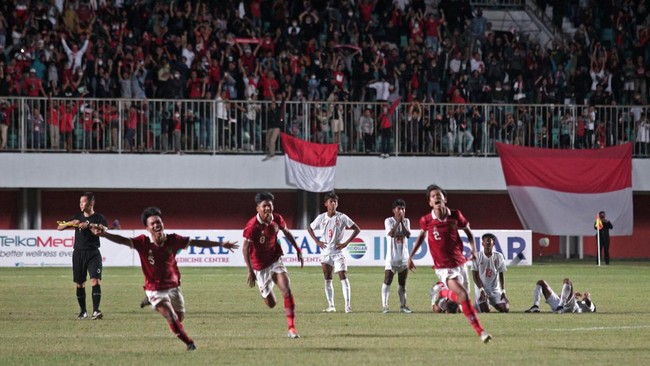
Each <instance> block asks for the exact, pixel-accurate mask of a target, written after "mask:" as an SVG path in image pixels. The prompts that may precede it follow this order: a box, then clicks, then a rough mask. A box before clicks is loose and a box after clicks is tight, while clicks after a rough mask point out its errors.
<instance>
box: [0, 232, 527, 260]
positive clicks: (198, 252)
mask: <svg viewBox="0 0 650 366" xmlns="http://www.w3.org/2000/svg"><path fill="white" fill-rule="evenodd" d="M166 231H167V232H169V233H171V232H175V233H177V234H180V235H185V236H189V237H191V238H193V239H208V240H215V241H225V240H231V241H237V242H238V244H239V245H240V248H239V249H237V250H235V251H234V252H230V251H228V250H226V249H223V248H220V247H216V248H198V247H192V246H190V247H189V248H187V249H186V250H183V251H181V252H180V253H178V254H177V256H176V260H177V262H178V265H179V266H192V267H201V266H204V267H243V266H245V264H244V257H243V255H242V251H241V246H242V244H243V238H242V237H241V234H242V230H172V229H168V230H166ZM111 232H112V233H115V234H118V235H122V236H125V237H134V236H136V235H140V234H144V233H145V231H143V230H137V231H132V230H119V231H111ZM292 232H293V234H294V235H295V239H296V242H297V243H298V246H299V247H300V249H301V250H302V253H303V257H304V259H305V265H306V266H319V265H320V248H318V246H317V245H316V244H315V243H314V241H313V240H311V238H310V237H309V234H308V233H307V231H306V230H293V231H292ZM473 232H474V235H475V240H476V241H477V246H478V247H479V249H480V241H481V235H483V234H484V233H487V232H490V233H493V234H494V235H495V236H496V237H497V242H496V246H495V249H496V250H497V251H499V252H501V253H503V254H504V256H505V258H506V263H507V264H517V265H531V264H532V233H531V232H530V231H529V230H473ZM416 233H417V231H415V230H414V235H417V234H416ZM460 234H461V237H462V238H463V240H464V241H465V254H466V255H469V242H468V240H467V238H466V237H465V234H464V233H463V232H462V231H461V232H460ZM348 235H349V233H348ZM280 243H281V245H282V250H283V251H284V253H285V255H284V257H283V260H284V263H285V264H286V265H288V266H297V265H298V261H297V259H296V255H295V250H294V249H293V248H292V247H291V245H290V244H289V242H288V240H287V239H286V238H285V237H284V236H282V235H280ZM414 244H415V236H413V237H411V238H410V239H409V241H408V245H409V248H413V245H414ZM73 245H74V231H72V230H66V231H56V230H0V267H23V266H72V249H73ZM386 247H387V239H386V236H385V235H384V231H383V230H362V231H361V233H360V234H359V236H358V237H357V238H356V239H355V240H354V241H353V242H352V243H350V245H349V246H348V248H347V249H346V250H345V253H346V255H347V257H348V264H349V265H351V266H355V265H356V266H383V265H384V259H385V257H386ZM100 250H101V253H102V257H103V260H104V266H107V267H110V266H139V265H140V259H139V257H138V253H137V252H136V251H134V250H132V249H131V248H129V247H126V246H124V245H120V244H115V243H112V242H110V241H109V240H106V239H103V238H102V239H101V248H100ZM428 251H429V248H428V246H427V244H426V242H425V243H424V244H423V245H422V247H421V248H420V250H418V252H417V253H415V256H414V260H415V263H416V264H417V265H418V266H423V265H425V266H426V265H428V266H431V265H432V261H431V256H430V255H429V253H428ZM513 259H514V262H513ZM511 262H513V263H511Z"/></svg>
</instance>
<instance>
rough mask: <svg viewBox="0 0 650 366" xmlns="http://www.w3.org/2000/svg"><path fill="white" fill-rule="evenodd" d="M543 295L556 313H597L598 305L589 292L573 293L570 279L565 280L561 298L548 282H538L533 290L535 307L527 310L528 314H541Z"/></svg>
mask: <svg viewBox="0 0 650 366" xmlns="http://www.w3.org/2000/svg"><path fill="white" fill-rule="evenodd" d="M542 295H544V299H545V300H546V303H547V304H548V306H550V307H551V311H553V312H554V313H595V312H596V305H595V304H594V302H593V301H592V300H591V294H590V293H589V292H587V291H585V292H584V293H580V292H573V283H572V282H571V280H570V279H568V278H565V279H564V282H563V284H562V292H561V293H560V296H558V295H557V294H556V293H555V292H554V291H553V289H552V288H551V286H549V285H548V283H546V281H544V280H539V281H537V285H536V286H535V289H534V290H533V306H531V307H530V309H528V310H526V312H527V313H539V301H540V298H541V296H542Z"/></svg>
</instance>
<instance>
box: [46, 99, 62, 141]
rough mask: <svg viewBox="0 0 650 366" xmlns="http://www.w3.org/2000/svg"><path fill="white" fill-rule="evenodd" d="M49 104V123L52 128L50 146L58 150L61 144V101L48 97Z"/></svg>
mask: <svg viewBox="0 0 650 366" xmlns="http://www.w3.org/2000/svg"><path fill="white" fill-rule="evenodd" d="M48 105H49V106H50V108H49V110H48V113H47V125H48V129H49V130H50V148H51V149H55V150H58V149H59V148H60V145H59V108H60V107H61V106H60V105H59V103H58V102H57V103H55V102H53V101H52V99H48Z"/></svg>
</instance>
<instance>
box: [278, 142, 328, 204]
mask: <svg viewBox="0 0 650 366" xmlns="http://www.w3.org/2000/svg"><path fill="white" fill-rule="evenodd" d="M281 138H282V148H283V149H284V153H285V155H284V162H285V164H284V166H285V170H286V177H287V184H289V185H291V186H294V187H297V188H300V189H302V190H305V191H309V192H327V191H331V190H333V189H334V176H335V173H336V157H337V155H338V145H337V144H317V143H313V142H309V141H304V140H301V139H298V138H295V137H293V136H290V135H287V134H285V133H283V134H282V135H281Z"/></svg>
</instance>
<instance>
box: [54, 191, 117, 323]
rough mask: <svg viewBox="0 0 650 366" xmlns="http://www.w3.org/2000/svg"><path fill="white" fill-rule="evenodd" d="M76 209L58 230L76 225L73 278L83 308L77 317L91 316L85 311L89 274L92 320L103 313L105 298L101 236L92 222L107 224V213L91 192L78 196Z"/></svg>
mask: <svg viewBox="0 0 650 366" xmlns="http://www.w3.org/2000/svg"><path fill="white" fill-rule="evenodd" d="M79 208H80V209H81V211H79V212H77V213H76V214H75V215H74V216H72V217H71V218H70V219H68V221H67V222H66V221H61V222H59V225H58V226H57V230H59V231H61V230H65V229H67V228H69V227H75V228H76V229H75V232H74V250H73V251H72V277H73V280H74V282H75V283H76V284H77V302H78V303H79V307H80V308H81V311H80V312H79V315H78V316H77V319H79V320H82V319H86V318H87V317H88V312H87V311H86V274H89V275H90V283H91V284H92V286H93V287H92V293H91V294H92V301H93V314H92V316H91V318H90V319H92V320H96V319H101V318H102V317H103V316H104V314H102V312H101V310H99V303H100V302H101V299H102V288H101V280H102V269H103V268H102V267H103V266H102V254H101V252H100V251H99V246H100V243H99V238H98V237H97V236H96V235H94V234H93V233H92V231H91V228H90V225H91V224H99V225H104V226H106V225H108V223H107V222H106V218H105V217H104V215H102V214H100V213H97V212H95V195H94V194H93V193H92V192H85V193H84V194H82V195H81V198H80V199H79Z"/></svg>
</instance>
